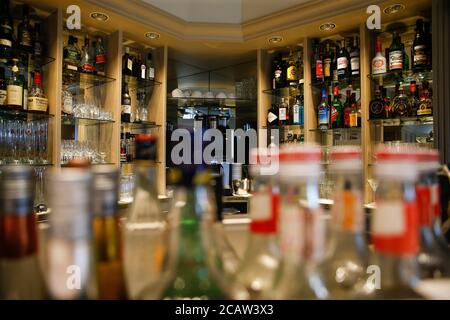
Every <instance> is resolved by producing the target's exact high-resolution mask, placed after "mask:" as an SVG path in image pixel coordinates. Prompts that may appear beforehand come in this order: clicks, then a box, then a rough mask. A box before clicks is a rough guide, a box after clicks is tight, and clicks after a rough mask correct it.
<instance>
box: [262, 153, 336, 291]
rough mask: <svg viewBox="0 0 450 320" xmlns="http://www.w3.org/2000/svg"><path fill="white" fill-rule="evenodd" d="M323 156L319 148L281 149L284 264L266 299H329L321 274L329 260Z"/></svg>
mask: <svg viewBox="0 0 450 320" xmlns="http://www.w3.org/2000/svg"><path fill="white" fill-rule="evenodd" d="M321 157H322V152H321V149H320V148H319V147H317V146H289V147H285V148H282V149H281V150H280V165H279V180H280V192H281V193H280V195H281V196H280V198H281V199H280V209H279V215H280V217H279V243H280V245H279V247H280V254H281V261H280V263H279V267H278V269H277V272H276V277H275V283H274V285H273V288H271V289H272V290H270V292H269V294H268V295H266V296H265V297H264V298H270V299H326V298H328V297H329V293H328V290H327V288H326V287H325V286H324V274H323V273H322V272H321V271H322V270H321V269H322V266H323V262H324V258H325V233H324V230H325V229H324V227H325V226H324V225H323V214H324V213H323V211H322V209H321V207H320V204H319V201H318V200H319V187H318V186H319V183H318V181H319V177H320V160H321ZM266 268H267V267H266Z"/></svg>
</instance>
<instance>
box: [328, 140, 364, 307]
mask: <svg viewBox="0 0 450 320" xmlns="http://www.w3.org/2000/svg"><path fill="white" fill-rule="evenodd" d="M331 161H332V165H331V168H330V169H331V171H332V172H333V173H334V176H335V183H336V192H335V194H334V205H333V207H332V223H331V240H330V247H331V248H330V251H331V256H330V257H329V258H328V259H327V261H326V264H325V271H324V275H325V276H326V287H327V288H328V290H329V291H330V296H331V298H332V299H351V298H352V297H354V296H355V295H356V294H357V291H360V290H361V289H363V287H364V285H365V281H366V275H367V273H366V268H367V259H368V252H367V244H366V241H365V234H364V232H365V219H364V212H363V198H362V163H361V148H359V147H356V146H355V147H353V146H338V147H334V148H333V149H332V150H331Z"/></svg>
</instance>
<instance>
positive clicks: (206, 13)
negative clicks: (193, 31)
mask: <svg viewBox="0 0 450 320" xmlns="http://www.w3.org/2000/svg"><path fill="white" fill-rule="evenodd" d="M309 1H312V0H276V1H273V0H272V1H267V0H266V1H264V0H142V2H145V3H148V4H150V5H152V6H155V7H157V8H159V9H161V10H163V11H165V12H167V13H169V14H172V15H174V16H176V17H178V18H180V19H183V20H185V21H187V22H209V23H242V22H247V21H249V20H252V19H256V18H260V17H264V16H267V15H271V14H273V13H275V12H278V11H281V10H284V9H288V8H290V7H293V6H297V5H299V4H302V3H306V2H309Z"/></svg>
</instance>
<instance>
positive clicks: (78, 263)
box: [45, 159, 96, 300]
mask: <svg viewBox="0 0 450 320" xmlns="http://www.w3.org/2000/svg"><path fill="white" fill-rule="evenodd" d="M70 165H71V166H72V167H71V168H64V169H63V170H60V171H57V170H54V171H50V172H48V173H46V175H45V198H46V199H47V200H48V205H49V207H50V208H52V214H51V217H49V220H48V224H49V229H48V232H47V234H48V235H47V240H46V242H47V243H46V256H47V271H48V272H47V277H46V280H47V286H48V289H49V293H50V296H51V298H53V299H64V300H69V299H92V298H95V295H96V288H95V287H96V286H95V281H94V279H95V278H94V274H95V273H94V268H95V265H94V257H93V250H92V249H93V248H92V246H91V243H92V224H91V222H92V220H91V219H92V218H91V217H92V195H93V188H92V174H91V172H90V170H89V165H90V163H89V161H88V160H84V159H83V160H81V161H80V160H78V161H76V162H75V163H72V164H70ZM69 272H70V274H77V279H76V282H70V281H68V278H67V276H68V274H69ZM75 288H76V289H77V290H74V289H75Z"/></svg>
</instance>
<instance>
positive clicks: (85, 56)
mask: <svg viewBox="0 0 450 320" xmlns="http://www.w3.org/2000/svg"><path fill="white" fill-rule="evenodd" d="M78 69H79V70H80V71H81V72H85V73H93V72H94V70H95V68H94V57H93V55H92V49H91V43H90V39H89V36H88V35H86V36H85V37H84V47H83V52H82V54H81V60H80V63H79V64H78Z"/></svg>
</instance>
